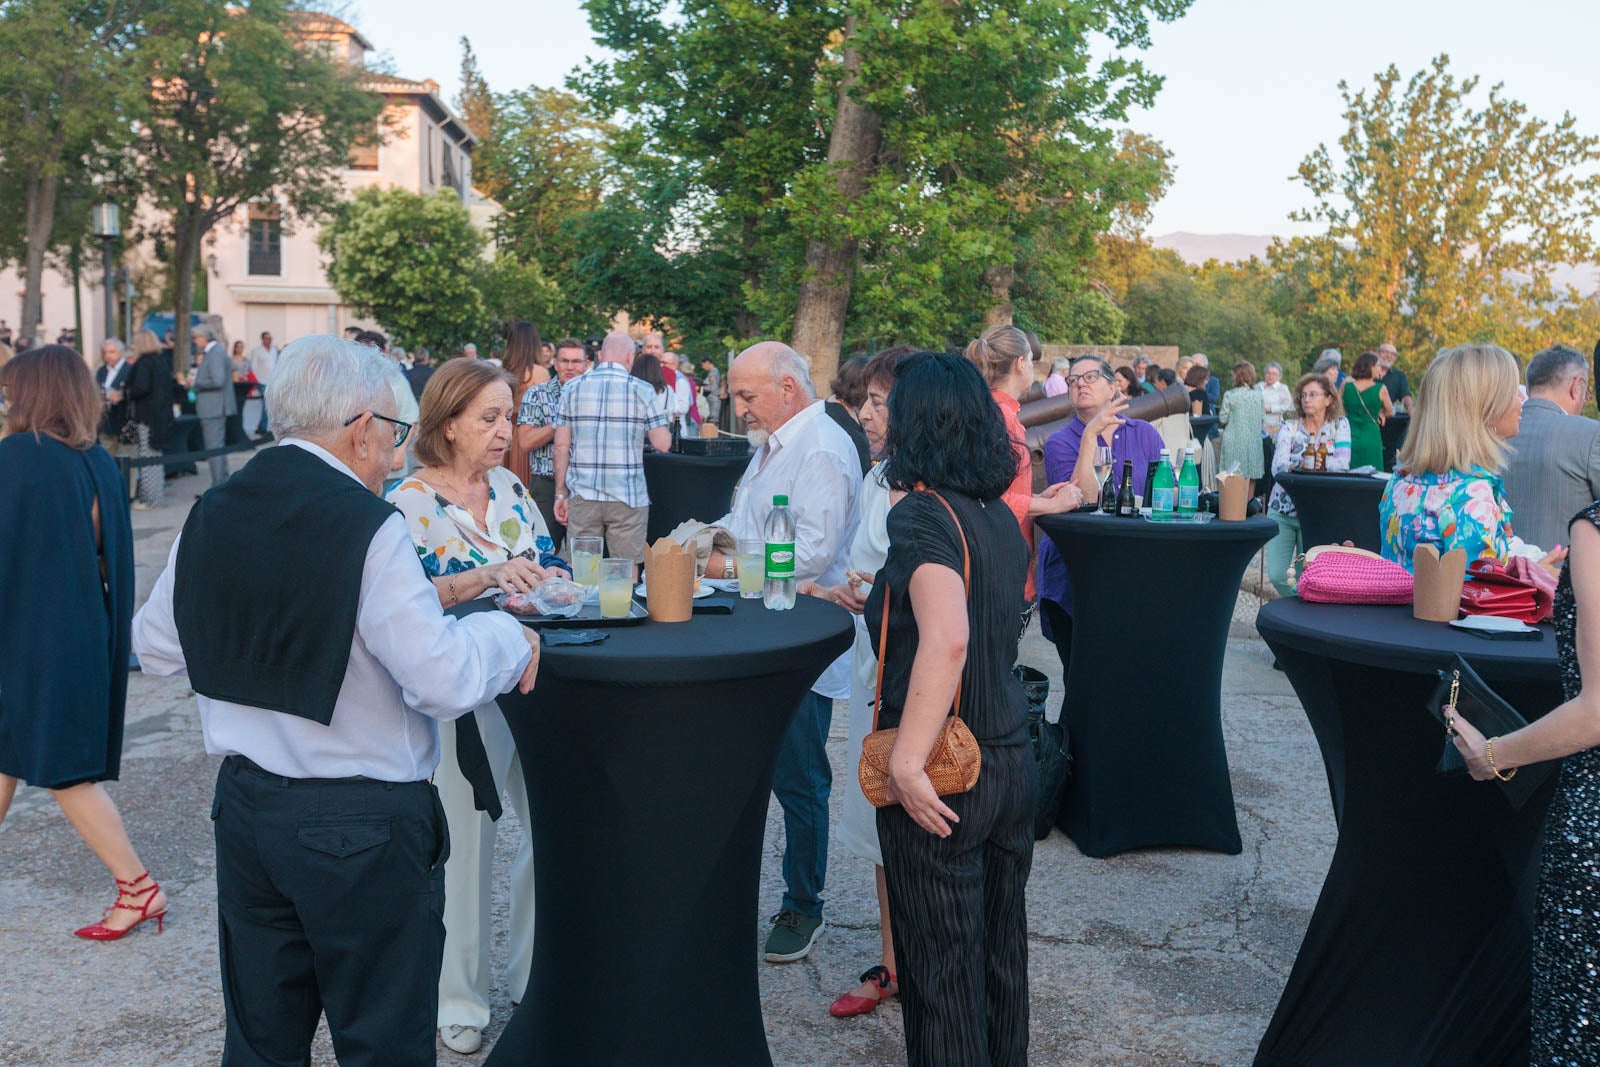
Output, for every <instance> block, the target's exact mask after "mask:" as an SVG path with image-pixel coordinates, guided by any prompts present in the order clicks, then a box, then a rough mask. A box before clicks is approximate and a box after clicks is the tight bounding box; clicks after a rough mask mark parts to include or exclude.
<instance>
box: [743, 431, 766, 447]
mask: <svg viewBox="0 0 1600 1067" xmlns="http://www.w3.org/2000/svg"><path fill="white" fill-rule="evenodd" d="M747 436H748V437H749V438H750V447H751V448H760V447H761V446H762V445H764V444H766V443H767V438H768V437H771V436H772V431H771V430H750V431H748V433H747Z"/></svg>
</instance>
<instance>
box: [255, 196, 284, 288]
mask: <svg viewBox="0 0 1600 1067" xmlns="http://www.w3.org/2000/svg"><path fill="white" fill-rule="evenodd" d="M249 271H250V273H251V274H269V275H279V274H282V273H283V219H282V217H281V214H280V212H279V211H278V205H277V204H251V205H250V266H249Z"/></svg>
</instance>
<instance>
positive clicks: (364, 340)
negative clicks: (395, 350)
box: [351, 330, 389, 352]
mask: <svg viewBox="0 0 1600 1067" xmlns="http://www.w3.org/2000/svg"><path fill="white" fill-rule="evenodd" d="M351 340H353V341H355V343H356V344H358V345H366V346H367V347H368V348H376V349H378V350H379V351H380V352H387V351H389V339H388V338H387V337H385V336H383V334H381V333H379V332H378V331H377V330H361V331H360V332H358V333H357V334H356V335H355V337H353V338H351Z"/></svg>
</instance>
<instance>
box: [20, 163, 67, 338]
mask: <svg viewBox="0 0 1600 1067" xmlns="http://www.w3.org/2000/svg"><path fill="white" fill-rule="evenodd" d="M60 186H61V179H60V177H59V176H57V175H54V174H40V173H37V172H35V173H34V175H33V176H32V177H30V178H29V179H28V204H27V209H26V223H25V224H26V226H27V230H28V233H27V238H28V248H27V253H26V255H25V257H24V259H23V269H22V288H23V295H22V323H21V324H20V327H19V330H18V336H19V337H32V338H34V340H35V341H37V342H39V343H41V344H42V343H44V336H43V334H44V321H43V320H44V291H43V286H44V255H45V253H46V252H47V251H49V249H50V236H51V232H52V229H53V228H54V225H55V218H56V191H57V189H59V188H60Z"/></svg>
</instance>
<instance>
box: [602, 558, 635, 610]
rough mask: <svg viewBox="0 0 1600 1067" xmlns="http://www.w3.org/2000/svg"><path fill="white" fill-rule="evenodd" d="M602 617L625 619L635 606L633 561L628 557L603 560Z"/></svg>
mask: <svg viewBox="0 0 1600 1067" xmlns="http://www.w3.org/2000/svg"><path fill="white" fill-rule="evenodd" d="M599 570H600V617H601V618H602V619H625V618H627V617H628V612H629V610H630V609H631V608H632V607H633V561H632V560H628V559H606V560H601V561H600V564H599Z"/></svg>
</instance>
